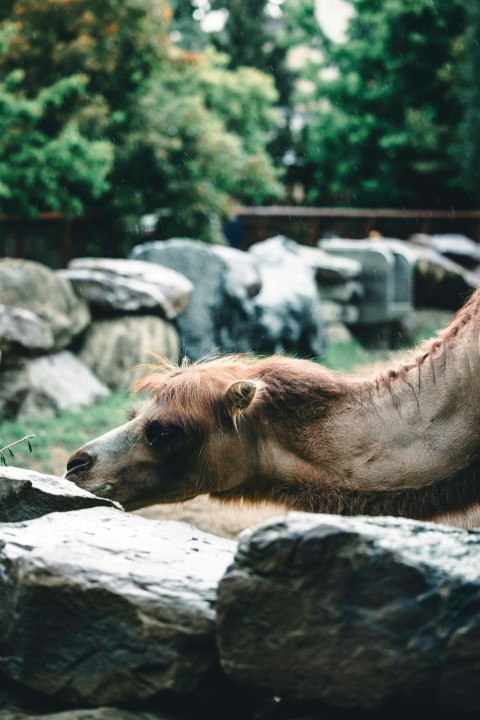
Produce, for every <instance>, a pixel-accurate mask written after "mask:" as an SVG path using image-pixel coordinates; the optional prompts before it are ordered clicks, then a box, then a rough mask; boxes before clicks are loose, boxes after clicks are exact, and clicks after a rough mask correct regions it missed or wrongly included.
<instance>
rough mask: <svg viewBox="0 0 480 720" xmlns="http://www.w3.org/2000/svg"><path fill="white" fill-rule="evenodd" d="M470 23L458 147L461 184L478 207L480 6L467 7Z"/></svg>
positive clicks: (462, 76)
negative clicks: (462, 113) (462, 114)
mask: <svg viewBox="0 0 480 720" xmlns="http://www.w3.org/2000/svg"><path fill="white" fill-rule="evenodd" d="M466 13H467V23H466V27H467V29H466V32H465V36H464V38H463V40H464V46H463V48H462V50H463V53H462V57H463V63H462V67H461V80H462V81H461V83H460V87H459V99H460V102H461V104H462V107H463V108H464V116H463V120H462V122H461V124H460V129H459V142H458V145H457V146H455V148H454V150H455V151H456V157H457V158H460V162H461V166H462V172H461V178H460V182H461V185H462V187H463V188H464V190H465V192H466V193H468V195H469V196H470V198H471V201H472V204H473V205H474V206H475V207H478V203H479V198H480V84H479V74H480V6H479V5H477V4H476V3H471V4H468V5H467V7H466Z"/></svg>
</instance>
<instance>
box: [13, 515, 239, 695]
mask: <svg viewBox="0 0 480 720" xmlns="http://www.w3.org/2000/svg"><path fill="white" fill-rule="evenodd" d="M233 550H234V543H233V542H232V541H229V540H225V539H223V538H218V537H214V536H212V535H208V534H206V533H203V532H201V531H199V530H197V529H196V528H194V527H193V526H190V525H185V524H183V523H174V522H154V521H151V520H145V519H144V518H141V517H137V516H134V515H128V514H126V513H122V512H119V511H118V510H113V509H109V508H102V507H97V508H92V509H88V510H79V511H73V512H69V513H51V514H49V515H44V516H43V517H40V518H37V519H35V520H30V521H27V522H22V523H4V524H2V525H0V599H1V601H0V670H1V672H3V673H4V674H5V675H6V676H7V677H8V678H11V679H12V680H14V681H16V682H20V683H21V684H22V685H24V686H26V687H28V688H33V689H35V690H37V691H40V692H41V693H43V694H45V695H48V696H50V697H53V698H55V699H57V700H61V701H63V702H66V703H69V704H70V705H73V706H75V705H76V706H77V707H82V706H89V705H105V704H115V703H125V702H134V701H139V700H145V699H147V698H150V697H152V696H154V695H156V694H157V693H158V692H159V691H162V690H169V691H173V692H175V693H179V694H188V693H191V692H193V691H194V689H195V688H196V687H197V686H198V685H199V683H200V682H201V681H202V680H204V679H205V678H206V676H207V675H208V673H209V671H211V670H212V668H213V667H214V666H215V664H216V648H215V638H214V617H215V610H214V605H215V600H216V590H217V585H218V582H219V580H220V578H221V577H222V575H223V574H224V572H225V570H226V568H227V566H228V565H229V564H230V563H231V560H232V556H233ZM217 681H218V678H217ZM218 689H219V688H217V690H218Z"/></svg>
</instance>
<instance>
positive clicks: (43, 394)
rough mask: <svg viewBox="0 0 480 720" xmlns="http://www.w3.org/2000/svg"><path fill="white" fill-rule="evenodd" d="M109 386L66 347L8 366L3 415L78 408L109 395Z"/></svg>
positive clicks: (1, 388)
mask: <svg viewBox="0 0 480 720" xmlns="http://www.w3.org/2000/svg"><path fill="white" fill-rule="evenodd" d="M109 394H110V390H109V389H108V387H107V386H106V385H105V384H104V383H102V382H101V381H100V380H99V379H98V378H97V377H96V376H95V375H94V374H93V373H92V371H91V370H90V369H89V368H88V367H87V366H86V365H85V364H84V363H83V362H81V360H79V359H78V358H76V357H75V355H73V354H72V353H70V352H68V351H67V350H64V351H63V352H59V353H56V354H54V355H44V356H42V357H39V358H35V359H34V360H29V361H27V362H25V363H24V364H23V365H20V366H18V367H11V368H5V369H3V370H2V373H1V376H0V416H1V417H4V418H7V419H28V420H30V419H31V417H32V416H34V415H39V414H42V415H55V414H57V413H59V412H63V411H65V410H78V409H80V408H82V407H87V406H88V405H91V404H92V403H94V402H96V401H98V400H100V399H102V398H105V397H107V396H108V395H109Z"/></svg>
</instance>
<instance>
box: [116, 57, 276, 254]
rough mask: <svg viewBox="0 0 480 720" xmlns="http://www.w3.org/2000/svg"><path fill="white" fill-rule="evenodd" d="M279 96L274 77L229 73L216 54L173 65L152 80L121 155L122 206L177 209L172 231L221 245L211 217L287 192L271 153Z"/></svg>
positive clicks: (251, 71) (243, 71)
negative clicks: (270, 138)
mask: <svg viewBox="0 0 480 720" xmlns="http://www.w3.org/2000/svg"><path fill="white" fill-rule="evenodd" d="M275 98H276V93H275V90H274V88H273V83H272V81H271V79H270V78H269V77H267V76H265V75H264V74H263V73H260V72H258V71H256V70H254V69H251V68H239V69H238V70H235V71H231V70H228V69H227V68H226V67H225V58H223V57H222V56H219V55H218V54H216V53H213V52H208V53H206V54H204V55H203V56H198V58H197V59H196V60H195V61H187V62H180V61H179V62H176V63H171V64H170V65H169V66H168V68H166V69H165V71H162V72H158V73H156V75H155V76H154V77H153V78H152V82H151V86H150V90H149V91H148V92H147V93H146V94H145V95H144V97H143V98H142V99H141V101H140V102H139V105H138V107H137V110H136V113H135V118H134V122H133V123H132V127H131V133H130V135H129V136H128V138H127V142H126V143H125V145H124V147H123V148H121V149H119V151H118V165H117V172H118V173H119V175H120V176H122V177H123V178H125V181H124V184H123V186H121V187H122V188H123V190H122V191H121V193H119V194H118V195H117V198H116V202H117V203H118V204H119V205H120V206H123V207H124V208H125V207H127V206H130V207H131V208H132V213H133V211H135V213H136V214H137V215H138V214H139V213H140V212H141V211H142V210H143V211H145V210H148V209H152V208H157V207H168V208H171V209H172V220H171V222H170V223H169V228H170V231H171V232H172V233H174V234H175V233H181V234H182V235H185V234H189V235H193V236H196V237H199V238H201V239H203V240H207V241H209V240H215V239H216V237H215V228H212V223H211V220H212V218H215V217H217V218H219V219H224V218H225V217H226V216H228V214H229V213H230V212H231V211H232V210H233V206H234V203H235V202H238V201H247V202H253V203H258V202H262V201H266V200H269V199H271V198H278V197H279V196H280V194H281V191H282V188H281V185H280V184H279V182H278V180H277V173H276V171H275V170H274V168H273V164H272V163H271V162H270V159H269V157H268V155H267V153H266V151H265V146H266V143H267V140H268V136H269V133H270V132H272V130H273V129H274V128H275V125H276V123H277V116H276V114H275V113H274V112H273V111H272V104H273V102H274V100H275ZM134 188H141V192H137V194H136V195H135V193H134V192H132V190H133V189H134ZM133 202H136V207H135V206H133Z"/></svg>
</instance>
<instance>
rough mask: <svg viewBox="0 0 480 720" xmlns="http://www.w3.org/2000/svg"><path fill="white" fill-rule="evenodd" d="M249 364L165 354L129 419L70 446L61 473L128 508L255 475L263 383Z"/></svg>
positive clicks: (141, 386) (221, 488) (142, 385)
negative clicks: (177, 359) (180, 359)
mask: <svg viewBox="0 0 480 720" xmlns="http://www.w3.org/2000/svg"><path fill="white" fill-rule="evenodd" d="M250 369H251V368H250V365H249V363H248V361H246V360H245V359H240V358H238V359H237V358H231V359H230V360H229V361H228V362H227V361H225V360H220V359H218V360H213V361H210V362H203V363H192V364H189V363H186V364H185V363H184V364H183V365H182V366H181V367H178V366H176V365H175V366H173V365H171V364H168V363H167V362H166V361H162V366H159V367H158V368H157V367H156V368H155V369H154V370H152V372H151V373H150V374H149V375H147V376H146V377H145V378H144V379H142V380H141V381H139V382H138V383H137V384H136V386H135V388H134V390H135V391H136V392H140V393H142V392H146V393H148V396H147V399H146V400H144V401H143V403H142V404H141V405H140V406H139V408H138V409H136V410H135V411H134V412H133V413H132V417H131V419H130V421H129V422H127V423H126V424H124V425H122V426H120V427H118V428H116V429H114V430H111V431H110V432H108V433H106V434H105V435H102V436H101V437H98V438H96V439H94V440H92V441H90V442H88V443H87V444H85V445H84V446H83V447H81V448H79V449H78V450H77V451H76V452H75V453H73V455H72V456H71V457H70V458H69V460H68V464H67V470H66V473H65V477H66V478H67V479H69V480H72V481H73V482H75V483H76V484H77V485H79V486H80V487H82V488H84V489H85V490H89V491H90V492H92V493H94V494H96V495H100V496H104V497H109V498H111V499H114V500H117V501H118V502H120V503H121V504H122V505H123V506H124V507H125V508H126V509H129V510H131V509H135V508H138V507H143V506H145V505H151V504H155V503H170V502H179V501H184V500H187V499H189V498H192V497H195V496H196V495H199V494H202V493H220V494H221V493H224V492H228V491H230V490H232V489H233V488H236V487H237V486H240V485H242V484H243V483H245V482H247V480H248V478H249V477H251V476H252V475H254V474H255V471H256V467H255V465H256V461H255V460H256V457H257V446H258V440H259V437H260V436H261V435H262V433H261V432H260V433H259V431H258V427H257V425H258V413H257V412H256V408H257V406H258V405H259V404H260V403H259V398H260V397H261V395H262V386H263V383H262V382H261V381H260V380H256V379H252V378H251V377H248V375H249V374H250V375H251V372H250ZM253 425H255V426H256V431H255V432H253V430H252V429H253Z"/></svg>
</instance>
